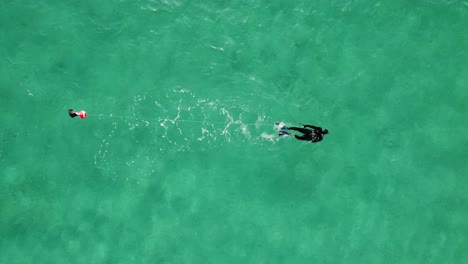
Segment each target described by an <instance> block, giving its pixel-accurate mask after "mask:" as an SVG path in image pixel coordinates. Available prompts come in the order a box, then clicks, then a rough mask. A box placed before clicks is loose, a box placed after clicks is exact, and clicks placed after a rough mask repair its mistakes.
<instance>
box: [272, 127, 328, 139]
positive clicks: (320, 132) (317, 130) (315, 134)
mask: <svg viewBox="0 0 468 264" xmlns="http://www.w3.org/2000/svg"><path fill="white" fill-rule="evenodd" d="M309 127H310V128H312V129H313V130H312V129H308V128H309ZM288 130H294V131H298V132H301V133H302V135H301V136H298V135H296V134H294V137H295V138H296V139H298V140H305V141H311V142H312V143H317V142H319V141H322V139H323V136H324V135H326V134H328V130H327V129H322V128H321V127H316V126H312V125H303V128H302V127H286V126H283V127H282V128H281V130H280V132H279V135H280V136H287V135H290V134H291V133H289V132H288Z"/></svg>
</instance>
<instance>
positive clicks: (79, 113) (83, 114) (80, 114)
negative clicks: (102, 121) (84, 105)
mask: <svg viewBox="0 0 468 264" xmlns="http://www.w3.org/2000/svg"><path fill="white" fill-rule="evenodd" d="M78 116H79V117H80V118H81V119H85V118H86V111H84V110H81V111H80V112H78Z"/></svg>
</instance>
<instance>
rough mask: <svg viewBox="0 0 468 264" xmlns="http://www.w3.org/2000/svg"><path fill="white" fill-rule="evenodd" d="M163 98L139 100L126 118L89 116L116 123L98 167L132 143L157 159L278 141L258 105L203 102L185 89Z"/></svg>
mask: <svg viewBox="0 0 468 264" xmlns="http://www.w3.org/2000/svg"><path fill="white" fill-rule="evenodd" d="M162 98H163V100H161V99H159V100H156V99H153V98H152V97H151V96H147V95H137V96H135V97H134V98H133V103H132V104H131V105H129V106H128V109H127V111H125V112H126V113H128V114H124V115H123V114H113V113H109V114H92V113H91V114H88V116H89V117H90V118H91V117H97V118H99V119H101V120H109V121H111V122H112V127H111V129H110V131H109V132H108V133H107V136H105V137H104V138H103V139H102V142H101V144H100V146H99V150H98V152H97V153H96V155H95V165H96V167H99V166H100V165H99V164H102V162H103V161H105V160H106V159H107V158H108V156H109V152H112V146H113V145H116V144H117V142H119V144H125V143H126V142H128V141H129V140H130V141H133V142H132V144H133V146H138V148H140V149H147V150H148V152H151V153H153V155H154V154H155V153H164V152H165V151H183V152H184V151H192V152H195V151H204V150H208V149H213V148H215V147H220V146H222V145H223V144H238V145H241V144H255V145H260V146H261V145H271V144H272V143H273V144H274V143H276V142H277V141H278V137H277V136H276V131H275V130H274V121H273V120H272V119H271V118H269V117H268V116H267V115H266V114H265V113H263V112H262V110H261V109H260V108H261V106H259V105H257V104H255V103H246V102H242V101H241V100H240V99H236V98H231V99H225V100H220V99H207V98H200V97H197V96H196V95H194V94H193V93H192V92H190V91H188V90H186V89H178V90H173V91H172V92H170V93H168V94H166V95H165V96H163V97H162ZM114 143H115V144H114ZM115 151H117V150H115Z"/></svg>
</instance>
